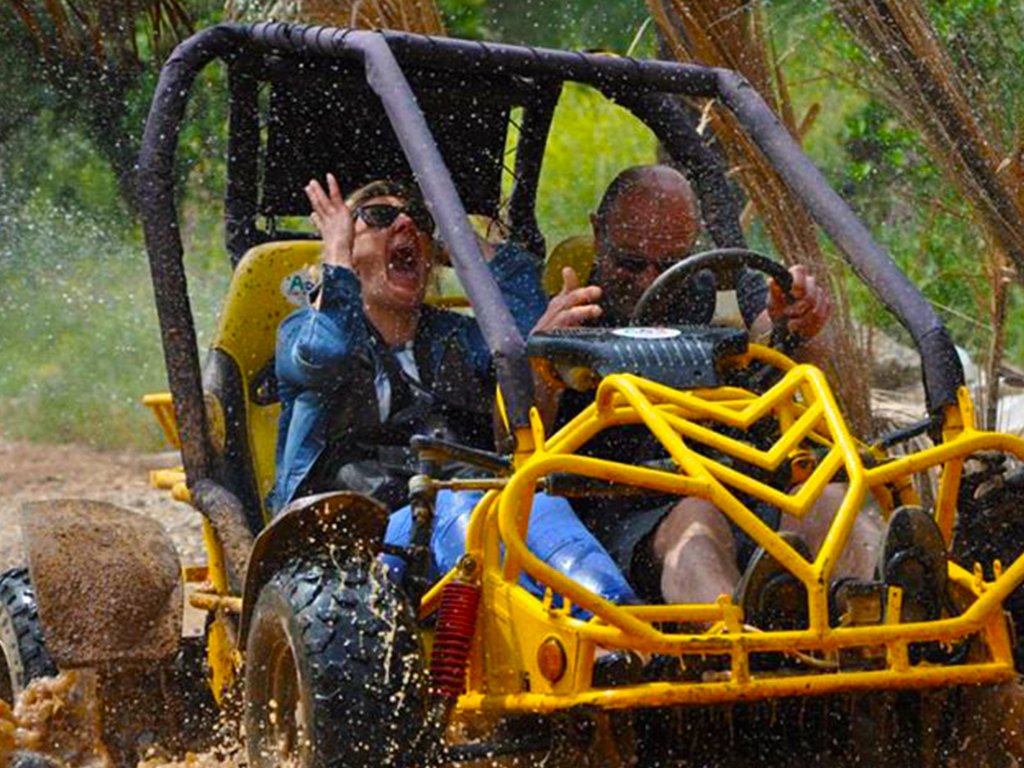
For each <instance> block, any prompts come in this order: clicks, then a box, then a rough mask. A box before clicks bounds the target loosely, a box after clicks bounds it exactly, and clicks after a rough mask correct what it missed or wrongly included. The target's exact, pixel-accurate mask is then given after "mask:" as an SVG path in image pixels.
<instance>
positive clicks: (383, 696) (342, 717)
mask: <svg viewBox="0 0 1024 768" xmlns="http://www.w3.org/2000/svg"><path fill="white" fill-rule="evenodd" d="M267 590H270V591H271V592H275V593H277V595H279V596H280V597H282V598H283V599H284V603H285V604H286V605H287V606H288V610H290V611H291V612H292V613H293V616H292V618H291V620H290V621H289V626H290V627H292V628H294V630H295V631H296V637H295V646H296V652H297V653H299V654H304V655H305V662H306V668H307V669H308V675H309V678H308V679H309V685H310V686H311V687H312V696H313V709H314V712H313V717H312V720H313V725H312V730H313V736H312V741H313V743H314V744H316V759H315V760H314V765H315V766H317V768H321V766H322V767H323V768H334V767H335V766H337V767H338V768H341V766H345V768H359V767H360V766H380V765H395V766H405V765H419V764H420V763H419V762H418V758H417V754H416V753H417V752H418V747H417V742H418V737H419V734H420V733H421V729H422V723H423V719H424V713H425V711H426V704H425V679H426V678H425V672H424V669H423V663H422V650H421V647H420V641H419V637H418V633H417V630H416V624H415V621H414V618H413V615H412V611H411V609H410V607H409V605H408V601H407V600H406V599H405V597H404V596H403V594H402V593H401V591H400V590H399V589H398V587H397V586H395V585H394V584H392V583H391V582H390V581H388V579H387V577H386V576H385V574H384V572H383V569H382V568H381V567H380V565H379V564H378V563H376V562H372V563H367V562H365V561H363V562H354V563H346V564H345V566H344V567H341V568H339V566H338V564H336V563H334V562H333V561H332V560H331V559H330V558H326V557H322V558H321V557H306V558H302V559H295V560H292V561H290V562H289V563H287V564H286V565H285V566H284V567H283V568H282V569H281V570H279V571H278V572H277V573H276V574H275V575H274V576H273V577H272V578H271V579H270V581H269V582H268V583H267V585H266V586H265V587H264V588H263V591H262V592H261V597H260V600H259V602H258V604H257V606H256V613H258V612H259V611H260V610H261V607H263V606H264V602H265V601H264V596H265V595H266V593H267ZM273 602H274V601H269V602H268V603H267V604H268V605H270V604H273ZM277 604H278V605H280V603H279V602H278V603H277ZM258 620H259V617H258V616H257V615H255V614H254V618H253V627H254V630H253V631H255V625H256V622H257V621H258ZM299 664H300V666H302V661H300V662H299Z"/></svg>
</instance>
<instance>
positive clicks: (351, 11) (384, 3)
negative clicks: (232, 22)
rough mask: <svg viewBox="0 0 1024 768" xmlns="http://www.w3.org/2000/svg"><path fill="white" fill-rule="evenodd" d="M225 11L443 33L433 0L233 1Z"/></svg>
mask: <svg viewBox="0 0 1024 768" xmlns="http://www.w3.org/2000/svg"><path fill="white" fill-rule="evenodd" d="M226 10H227V13H228V14H229V15H230V16H231V17H232V18H236V19H245V20H256V19H266V18H274V19H278V20H281V21H301V22H305V23H307V24H325V25H329V26H334V27H349V28H353V29H400V30H403V31H406V32H416V33H419V34H423V35H443V34H445V28H444V23H443V21H442V19H441V13H440V11H438V9H437V5H436V4H435V3H434V2H433V0H234V2H230V3H229V4H228V6H227V9H226Z"/></svg>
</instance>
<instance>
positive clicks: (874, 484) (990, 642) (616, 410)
mask: <svg viewBox="0 0 1024 768" xmlns="http://www.w3.org/2000/svg"><path fill="white" fill-rule="evenodd" d="M745 357H746V358H747V359H748V360H749V359H757V360H760V361H763V362H767V363H769V364H771V365H774V366H776V367H777V368H779V369H781V370H782V371H784V373H783V376H782V378H781V380H780V381H779V382H778V383H777V384H775V385H774V386H773V387H771V389H769V390H768V391H767V392H765V393H764V394H762V395H760V396H758V395H755V394H753V393H751V392H747V391H745V390H741V389H736V388H720V389H716V390H694V391H678V390H674V389H672V388H670V387H666V386H663V385H660V384H657V383H654V382H651V381H647V380H645V379H642V378H639V377H637V376H633V375H629V374H618V375H612V376H608V377H606V378H605V379H604V380H603V381H602V382H601V384H600V386H599V388H598V390H597V395H596V399H595V402H594V403H593V404H592V405H590V406H589V407H588V408H586V409H585V410H584V411H583V412H582V413H580V414H579V415H578V416H577V417H576V418H575V419H573V420H572V421H571V422H570V423H569V424H567V425H566V426H565V427H563V428H562V429H561V430H559V431H558V432H557V433H556V434H554V435H552V436H551V437H549V438H545V436H544V434H543V427H542V425H541V422H540V418H539V417H538V416H537V414H536V413H534V414H533V423H532V429H531V430H530V434H528V435H527V434H524V435H522V436H521V438H522V439H523V442H527V441H529V442H532V444H533V445H532V448H533V450H532V452H530V451H521V452H520V453H519V454H518V456H517V461H516V471H515V473H514V474H513V476H512V477H511V478H509V480H508V483H507V485H506V486H505V488H504V489H502V490H492V491H490V492H488V493H487V494H486V495H485V496H484V498H483V500H482V501H481V502H480V503H479V504H478V506H477V508H476V509H475V510H474V512H473V517H472V520H471V522H470V526H469V530H468V534H467V542H466V543H467V552H468V553H469V554H470V555H472V556H474V557H476V558H477V559H478V561H479V562H480V563H481V564H482V568H481V571H480V573H481V580H482V586H483V590H484V601H483V603H482V604H483V605H485V606H487V608H488V610H487V611H483V612H481V621H480V624H479V627H478V631H477V635H476V639H475V643H476V653H475V654H474V657H473V658H474V660H475V663H474V665H472V666H473V667H474V668H473V669H471V670H470V673H469V675H468V692H467V693H466V694H464V695H463V696H462V697H461V698H460V699H459V702H458V709H459V710H462V711H483V710H486V711H496V712H512V711H520V712H523V711H532V712H539V711H553V710H558V709H564V708H568V707H574V706H579V705H594V706H600V707H605V708H625V707H634V706H654V705H661V704H672V703H712V702H730V701H738V700H748V699H756V698H765V697H775V696H794V695H811V694H823V693H836V692H842V691H855V690H864V689H902V688H914V687H927V686H945V685H955V684H966V683H986V682H996V681H1003V680H1009V679H1012V678H1013V676H1014V674H1015V671H1014V667H1013V659H1012V653H1011V647H1010V637H1009V632H1008V628H1007V625H1006V620H1005V618H1004V616H1003V613H1002V609H1001V606H1002V602H1003V601H1004V600H1005V599H1006V597H1007V596H1008V595H1009V594H1010V593H1011V592H1012V591H1013V590H1014V589H1015V588H1016V587H1017V586H1018V585H1019V584H1021V583H1022V582H1024V556H1021V557H1018V559H1017V560H1015V561H1014V563H1013V564H1012V565H1011V566H1010V567H1009V568H1007V569H1005V570H1004V571H1003V572H1002V573H1001V574H998V573H997V578H996V579H995V580H994V581H992V582H984V581H983V580H982V579H981V577H980V576H979V575H978V574H977V573H971V572H969V571H967V570H966V569H964V568H962V567H960V566H959V565H957V564H955V563H953V562H950V563H949V575H950V578H951V581H952V582H953V583H954V584H956V585H957V586H958V587H959V588H960V589H961V590H962V591H963V592H964V594H965V595H967V596H969V598H970V599H973V602H971V603H970V605H968V606H967V607H966V608H965V610H964V611H963V613H961V614H960V615H959V616H953V617H949V618H944V619H941V620H937V621H931V622H920V623H900V622H899V612H898V610H897V611H895V614H894V612H893V610H892V606H893V605H898V602H899V600H900V595H899V593H898V590H894V594H892V595H891V599H890V610H889V611H888V615H887V616H886V618H885V620H884V621H883V622H882V623H881V624H878V625H867V626H848V627H838V628H833V627H830V626H829V621H828V602H827V598H828V594H827V593H828V584H829V581H830V577H831V575H832V572H833V569H834V568H835V564H836V562H837V561H838V559H839V557H840V556H841V555H842V553H843V550H844V548H845V546H846V543H847V540H848V539H849V536H850V532H851V530H852V528H853V525H854V522H855V520H856V517H857V514H858V513H859V511H860V509H861V507H862V506H863V503H864V500H865V498H866V496H867V494H868V493H869V492H870V493H876V494H880V495H881V496H882V497H885V496H886V494H888V492H889V491H888V489H889V488H890V487H893V486H895V487H898V488H906V487H907V484H908V481H909V477H910V476H911V475H913V474H915V473H918V472H921V471H922V470H925V469H928V468H931V467H938V466H941V467H942V468H943V473H942V479H941V482H940V491H939V498H938V503H937V509H936V512H935V514H936V518H937V520H938V522H939V524H940V527H941V528H942V530H943V533H944V534H945V535H946V536H947V540H948V538H949V536H950V534H951V531H952V524H953V519H954V517H955V512H956V509H955V505H956V496H957V490H958V488H959V483H960V475H961V469H962V466H963V461H964V459H965V458H966V457H967V456H969V455H970V454H972V453H975V452H977V451H984V450H998V451H1004V452H1006V453H1009V454H1012V455H1014V456H1016V457H1018V458H1020V459H1024V440H1022V439H1020V438H1018V437H1015V436H1011V435H1002V434H997V433H992V432H983V431H979V430H977V429H975V426H974V417H973V406H972V405H971V401H970V398H969V396H968V394H967V392H966V391H961V392H960V393H959V402H958V403H957V404H956V405H955V406H952V407H950V408H949V409H948V410H947V413H946V414H945V420H944V432H943V436H944V442H943V443H942V444H940V445H938V446H935V447H932V448H928V449H926V450H923V451H921V452H919V453H915V454H913V455H909V456H906V457H902V458H898V459H893V460H887V461H884V462H883V463H881V464H880V465H879V466H875V467H873V468H871V469H868V468H866V467H865V466H864V463H863V462H862V460H861V450H862V448H863V446H861V445H859V444H858V443H857V441H856V440H855V439H854V438H853V436H852V435H851V434H850V432H849V430H848V429H847V427H846V424H845V422H844V420H843V418H842V416H841V414H840V411H839V407H838V405H837V403H836V401H835V399H834V397H833V395H832V393H831V391H830V389H829V387H828V384H827V382H826V379H825V376H824V374H822V372H821V371H820V370H818V369H817V368H815V367H813V366H809V365H795V364H793V363H792V361H790V360H789V359H788V358H786V357H784V356H782V355H780V354H779V353H777V352H774V351H772V350H770V349H768V348H765V347H761V346H759V345H751V348H750V352H749V353H748V354H747V355H746V356H745ZM739 362H741V363H742V362H744V361H743V360H740V361H739ZM766 416H773V417H775V418H776V419H777V420H778V423H779V424H780V425H781V432H782V434H781V435H780V437H779V438H778V439H777V440H776V442H775V444H774V445H772V446H771V447H770V448H769V449H768V450H766V451H761V450H758V449H757V448H755V447H753V446H751V445H749V444H747V443H743V442H740V441H737V440H735V439H733V438H730V437H727V436H725V435H723V434H720V433H718V432H716V431H714V430H713V429H710V428H709V427H708V426H707V425H708V424H709V423H717V424H721V425H724V426H730V427H735V428H738V429H747V428H749V427H750V426H751V425H753V424H754V423H755V422H757V421H758V420H760V419H762V418H764V417H766ZM623 424H643V425H645V426H646V427H647V429H648V430H649V431H650V432H651V434H652V435H653V436H654V437H655V438H656V439H657V440H658V441H659V442H660V443H661V444H662V446H664V448H665V450H666V451H667V453H668V455H669V456H670V457H671V459H672V460H673V462H674V463H675V465H676V466H677V468H678V470H677V472H667V471H658V470H654V469H649V468H643V467H636V466H632V465H629V464H624V463H619V462H614V461H606V460H601V459H595V458H589V457H585V456H579V455H576V452H577V451H578V450H579V449H580V448H581V447H582V446H583V445H584V444H585V443H586V442H587V441H588V440H589V439H590V438H592V437H593V436H594V435H596V434H597V433H599V432H601V431H602V430H604V429H607V428H609V427H613V426H617V425H623ZM807 442H813V443H816V444H818V445H820V446H823V447H824V449H825V453H824V456H823V458H822V459H821V460H820V461H819V463H818V465H817V467H816V468H815V469H814V471H813V472H812V473H811V475H810V476H809V477H808V478H807V479H806V481H805V482H804V483H803V484H802V486H801V487H800V489H799V490H798V491H797V492H795V493H785V492H781V491H779V490H777V489H775V488H772V487H770V486H767V485H765V484H763V483H761V482H759V481H757V480H755V479H753V478H751V477H749V476H747V475H744V474H742V473H741V472H738V471H736V470H734V469H732V468H730V467H728V466H725V465H724V464H722V463H720V462H718V461H715V460H714V459H713V458H710V457H709V456H707V455H703V454H701V453H698V452H696V451H695V450H694V449H693V448H692V447H691V444H697V443H699V444H703V445H704V446H708V447H710V448H713V449H715V451H717V452H719V453H721V454H724V455H726V456H730V457H734V458H736V459H739V460H742V461H743V462H746V463H749V464H752V465H754V466H757V467H760V468H763V469H765V470H769V471H770V470H773V469H776V468H778V467H779V466H780V465H781V464H782V463H783V462H784V461H785V460H786V459H787V458H788V457H789V456H791V455H792V454H793V452H794V451H796V450H797V449H798V448H800V447H801V446H804V445H806V444H807ZM522 444H523V443H520V445H522ZM841 470H842V471H845V474H846V477H847V493H846V496H845V498H844V499H843V501H842V503H841V505H840V508H839V510H838V512H837V514H836V517H835V519H834V521H833V524H832V527H831V529H830V531H829V532H828V534H827V536H826V538H825V540H824V543H823V544H822V546H821V549H820V551H819V552H818V553H817V556H816V557H815V559H814V560H813V562H809V561H807V560H806V559H804V558H803V557H802V556H801V555H800V554H799V553H797V552H796V551H795V550H794V549H793V548H792V547H790V546H789V545H788V544H787V543H786V542H785V540H783V539H782V538H780V537H779V536H778V534H777V533H776V532H775V531H773V530H772V529H771V528H770V527H768V526H767V525H765V524H764V523H763V522H762V521H761V520H760V519H759V518H758V517H757V516H756V515H755V514H754V513H753V512H751V510H750V509H748V508H747V506H746V505H745V504H744V503H743V502H742V501H740V499H739V498H738V497H737V495H736V491H739V492H742V493H743V494H747V495H749V496H751V497H754V498H757V499H760V500H763V501H766V502H768V503H770V504H773V505H775V506H776V507H778V508H780V509H782V510H784V511H785V512H788V513H789V514H792V515H795V516H797V517H799V516H801V515H804V514H806V513H807V511H808V510H810V509H811V507H812V505H813V504H814V502H815V501H816V500H817V499H818V498H819V496H820V495H821V494H822V492H823V491H824V490H825V488H826V486H827V485H828V484H829V483H830V482H832V481H833V480H834V478H835V477H836V475H837V473H838V472H840V471H841ZM554 472H571V473H575V474H578V475H582V476H586V477H593V478H600V479H604V480H613V481H617V482H621V483H627V484H630V485H634V486H640V487H644V488H650V489H653V490H656V491H660V492H664V493H669V494H676V495H679V496H693V497H697V498H702V499H706V500H708V501H709V502H711V503H712V504H714V505H715V506H716V507H717V508H718V509H720V510H721V511H722V513H723V514H724V515H726V516H727V517H728V518H729V519H730V520H731V521H732V522H734V523H735V524H736V525H737V526H739V527H740V528H741V529H742V530H743V531H745V532H746V533H747V534H748V535H749V536H750V537H751V538H752V539H753V540H754V541H755V542H756V543H757V544H758V545H759V546H763V547H764V548H765V549H766V550H767V551H768V552H770V553H771V554H772V555H773V556H774V557H775V558H776V559H777V560H778V561H779V562H780V563H782V564H783V566H784V567H785V568H786V569H787V570H789V571H790V572H791V573H792V574H793V575H794V576H795V577H796V578H798V579H799V580H800V581H801V582H802V583H803V584H804V586H805V587H806V588H807V594H808V616H809V623H808V627H807V628H806V629H802V630H795V631H770V632H759V631H755V630H752V629H751V628H748V627H745V626H744V625H743V623H742V615H741V613H742V612H741V611H740V609H739V608H738V606H736V605H735V604H734V603H733V602H732V600H731V598H730V597H728V596H722V597H721V598H719V600H718V601H717V602H716V603H714V604H693V605H658V606H621V605H615V604H613V603H611V602H609V601H607V600H604V599H602V598H601V597H599V596H598V595H596V594H594V593H593V592H591V591H589V590H588V589H586V588H584V587H583V586H581V585H579V584H577V583H576V582H574V581H573V580H572V579H570V578H568V577H566V576H565V575H563V574H561V573H559V572H558V571H556V570H554V569H553V568H551V567H550V566H548V565H546V564H545V563H543V562H541V561H540V560H539V559H538V558H537V557H536V556H534V555H533V554H532V553H531V552H530V551H529V549H528V548H527V546H526V542H525V540H526V530H527V526H528V525H529V519H530V514H531V505H532V499H533V495H534V492H535V489H536V488H537V486H538V482H539V481H541V480H542V479H543V478H544V477H545V476H547V475H549V474H551V473H554ZM524 572H525V573H527V574H529V575H530V576H532V577H533V578H534V579H535V580H536V581H538V582H539V583H540V584H542V585H544V586H545V587H547V588H548V594H547V595H546V596H545V598H544V599H542V600H539V599H537V598H535V597H533V596H532V595H530V594H529V593H528V592H526V590H524V589H523V588H521V587H520V586H518V584H517V582H518V579H519V577H520V575H521V574H522V573H524ZM440 588H441V585H438V587H436V588H435V589H434V590H432V591H431V592H430V593H429V594H428V595H427V596H426V597H425V598H424V601H423V604H422V606H421V615H427V614H429V613H431V612H432V611H433V610H435V609H436V606H437V603H438V597H439V595H440ZM552 593H554V594H558V595H561V596H562V598H563V599H564V601H565V604H564V605H563V607H562V608H554V607H553V602H552V599H551V596H552ZM571 605H577V606H581V607H583V608H585V609H586V610H588V611H589V612H590V613H592V614H593V618H592V619H590V620H589V621H580V620H577V619H575V618H573V617H572V616H571V614H570V610H569V609H570V606H571ZM669 621H671V622H677V623H693V622H702V623H705V624H711V625H712V626H711V628H710V629H709V630H708V631H706V632H704V633H703V634H686V633H681V632H666V631H663V630H661V629H659V628H658V627H656V626H655V622H669ZM971 635H975V636H976V637H977V639H978V641H979V647H981V648H983V649H984V652H983V653H981V654H980V655H981V656H982V657H984V658H982V660H981V661H978V662H972V663H965V664H959V665H956V666H936V665H924V664H911V663H910V662H909V656H908V652H907V646H908V644H909V643H911V642H925V641H938V642H944V643H950V642H954V641H957V640H960V639H963V638H965V637H968V636H971ZM551 637H555V638H556V639H557V640H558V641H559V642H560V643H561V644H562V646H563V648H564V649H565V650H566V655H567V658H568V660H569V671H568V672H567V673H566V675H565V676H564V678H563V679H561V680H559V681H556V682H553V683H551V682H548V681H547V680H545V679H544V678H543V676H542V674H541V673H540V670H539V669H538V668H537V664H536V661H535V657H536V650H537V648H538V647H539V645H540V643H541V642H543V641H545V640H546V639H548V638H551ZM598 646H601V647H605V648H617V647H620V648H629V649H633V650H636V651H641V652H648V653H654V652H657V653H668V654H676V655H684V656H685V655H687V654H702V655H721V656H722V657H725V658H727V659H728V661H729V663H728V669H729V674H728V675H726V676H725V677H726V678H727V679H725V680H717V681H714V682H702V683H646V684H638V685H630V686H624V687H617V688H609V689H593V688H591V686H590V672H591V666H592V663H593V655H594V650H595V648H596V647H598ZM846 648H862V649H868V651H869V652H870V653H872V654H874V655H875V656H877V657H878V659H880V661H879V663H880V664H884V668H882V669H877V668H876V669H851V670H849V671H840V670H839V669H838V668H835V669H830V670H828V671H826V672H822V671H821V670H818V669H813V668H808V669H807V671H806V672H801V673H798V674H793V673H792V672H790V673H787V674H786V675H784V676H782V675H780V676H773V675H771V674H769V673H764V674H755V673H752V672H751V671H750V668H749V654H750V653H752V652H764V651H768V652H781V653H788V654H805V655H806V654H818V656H819V658H821V659H826V658H831V659H833V660H834V659H835V658H836V656H835V654H836V652H837V651H838V650H839V649H846ZM976 655H977V654H976ZM883 659H884V661H881V660H883ZM480 665H482V666H483V667H484V668H483V669H481V668H479V667H480ZM510 669H511V670H518V672H515V673H512V672H509V670H510ZM520 672H525V673H526V676H525V678H524V675H523V674H520ZM524 679H528V680H529V682H528V683H524Z"/></svg>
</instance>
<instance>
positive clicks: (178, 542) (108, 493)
mask: <svg viewBox="0 0 1024 768" xmlns="http://www.w3.org/2000/svg"><path fill="white" fill-rule="evenodd" d="M179 461H180V459H179V458H178V454H177V452H167V453H159V454H137V453H106V452H99V451H95V450H92V449H90V448H85V447H82V446H75V445H38V444H34V443H25V442H18V441H12V440H6V439H4V437H3V435H0V570H3V569H6V568H9V567H12V566H15V565H20V564H21V563H22V562H23V557H24V556H23V554H22V550H21V542H20V534H19V531H18V526H17V525H16V524H15V518H14V515H16V514H17V511H18V509H19V508H20V506H21V504H22V503H23V502H26V501H37V500H43V499H58V498H87V499H95V500H99V501H107V502H111V503H113V504H117V505H119V506H123V507H126V508H128V509H131V510H134V511H136V512H140V513H142V514H144V515H146V516H147V517H151V518H153V519H154V520H157V521H158V522H160V523H161V524H163V526H164V527H165V528H166V529H167V531H168V533H169V534H170V536H171V539H172V540H173V542H174V545H175V547H176V548H177V550H178V555H179V557H180V558H181V560H182V563H184V564H189V565H191V564H201V563H204V562H205V556H204V554H203V548H202V540H201V535H200V521H199V515H198V514H197V513H196V512H195V510H193V509H192V508H191V507H189V506H188V505H186V504H182V503H180V502H177V501H174V500H173V499H171V497H170V495H169V493H167V492H166V491H159V490H155V489H153V488H151V487H150V485H149V471H150V470H152V469H159V468H164V467H173V466H175V464H176V463H178V462H179Z"/></svg>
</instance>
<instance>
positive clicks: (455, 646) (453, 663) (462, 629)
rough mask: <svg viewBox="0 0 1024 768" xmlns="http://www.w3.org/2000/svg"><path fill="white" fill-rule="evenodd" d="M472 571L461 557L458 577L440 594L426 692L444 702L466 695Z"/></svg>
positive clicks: (474, 598) (474, 591)
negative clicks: (428, 689)
mask: <svg viewBox="0 0 1024 768" xmlns="http://www.w3.org/2000/svg"><path fill="white" fill-rule="evenodd" d="M475 570H476V564H475V562H474V561H473V559H472V558H471V557H470V556H469V555H466V556H464V557H463V558H462V561H460V563H459V571H460V575H459V576H458V577H457V578H456V579H455V580H454V581H451V582H449V583H448V584H447V585H445V587H444V589H443V590H442V592H441V606H440V608H439V609H438V616H437V630H436V631H435V633H434V647H433V649H432V650H431V652H430V692H431V694H433V695H434V696H436V697H438V698H440V699H442V700H446V701H448V702H454V701H455V699H457V698H458V697H459V696H461V695H462V694H463V693H465V692H466V668H467V666H468V665H469V652H470V649H471V647H472V645H473V633H474V632H475V631H476V616H477V607H478V606H479V604H480V585H479V584H477V583H475V582H473V581H470V580H469V578H467V576H469V575H471V574H472V573H473V572H474V571H475Z"/></svg>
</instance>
